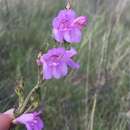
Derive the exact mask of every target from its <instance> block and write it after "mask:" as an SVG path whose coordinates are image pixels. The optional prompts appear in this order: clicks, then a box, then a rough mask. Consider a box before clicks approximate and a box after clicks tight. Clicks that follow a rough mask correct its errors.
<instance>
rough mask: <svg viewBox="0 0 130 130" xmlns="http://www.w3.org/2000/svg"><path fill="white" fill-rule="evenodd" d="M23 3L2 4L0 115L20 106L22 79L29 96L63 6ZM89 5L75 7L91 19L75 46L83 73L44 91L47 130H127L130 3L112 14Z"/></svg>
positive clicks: (105, 8) (72, 74) (107, 8)
mask: <svg viewBox="0 0 130 130" xmlns="http://www.w3.org/2000/svg"><path fill="white" fill-rule="evenodd" d="M20 2H21V3H20ZM20 2H18V3H16V4H14V3H13V1H11V2H9V1H7V0H3V1H1V4H0V59H1V64H0V67H1V70H0V72H1V73H0V111H1V112H2V111H4V110H6V109H8V108H10V107H15V106H17V103H16V101H17V98H16V96H15V94H14V88H15V86H16V85H15V83H16V81H17V80H19V79H21V78H23V80H24V86H25V89H26V94H27V92H28V91H29V90H30V89H31V88H32V87H33V86H34V85H35V83H36V78H37V76H36V75H37V71H36V70H37V66H36V63H35V59H36V57H37V54H38V52H39V51H40V50H42V51H43V52H45V51H47V50H48V48H52V47H54V46H55V42H54V40H53V39H52V38H51V21H52V18H53V17H54V16H55V15H56V13H57V11H58V10H59V9H61V8H64V5H63V2H64V1H62V2H60V1H58V0H57V1H55V3H53V1H52V0H49V1H45V0H44V1H41V0H38V1H37V2H34V1H33V0H31V1H29V2H25V1H20ZM91 2H92V1H89V0H86V1H83V0H82V1H81V3H79V2H78V1H74V2H73V6H74V7H73V8H74V9H75V10H76V11H77V12H78V14H82V15H88V16H89V24H88V28H86V29H85V30H84V36H83V40H82V43H81V44H77V45H74V46H75V47H76V48H77V50H78V52H79V54H78V57H77V61H79V62H80V64H81V67H80V69H79V70H78V71H70V73H69V75H68V76H67V77H66V78H63V79H61V80H51V81H46V86H44V87H42V90H41V92H42V97H43V102H42V104H43V106H44V112H43V116H44V120H45V124H46V128H45V129H46V130H50V129H53V130H61V129H62V130H127V129H128V127H129V121H128V119H127V118H126V116H122V114H121V113H126V112H128V110H129V108H130V103H129V101H130V98H129V95H130V94H129V93H130V89H129V88H130V58H129V57H130V31H129V30H130V24H129V18H128V16H127V14H129V13H128V12H130V10H129V8H128V7H129V1H127V0H124V1H123V2H121V0H118V1H116V2H115V6H114V8H113V7H112V6H111V5H109V4H106V2H107V1H104V2H102V1H100V0H99V1H98V2H97V3H96V4H95V3H91ZM125 2H126V3H125ZM52 3H53V5H52ZM86 7H87V8H86ZM111 8H112V9H111ZM111 10H112V11H111Z"/></svg>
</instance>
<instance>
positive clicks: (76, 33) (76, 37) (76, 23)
mask: <svg viewBox="0 0 130 130" xmlns="http://www.w3.org/2000/svg"><path fill="white" fill-rule="evenodd" d="M87 22H88V19H87V17H86V16H80V17H76V13H75V12H74V11H73V10H71V9H65V10H61V11H60V12H59V14H58V16H57V17H55V18H54V20H53V22H52V26H53V37H54V38H55V40H56V41H58V42H63V41H64V40H65V41H67V42H69V43H79V42H80V41H81V37H82V32H81V31H82V29H83V27H85V26H86V25H87Z"/></svg>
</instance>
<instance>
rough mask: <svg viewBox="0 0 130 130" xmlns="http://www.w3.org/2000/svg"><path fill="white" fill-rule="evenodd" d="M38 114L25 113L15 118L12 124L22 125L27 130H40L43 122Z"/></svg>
mask: <svg viewBox="0 0 130 130" xmlns="http://www.w3.org/2000/svg"><path fill="white" fill-rule="evenodd" d="M39 114H40V113H38V112H34V113H26V114H23V115H21V116H19V117H17V118H16V119H15V120H14V121H13V123H14V124H24V125H25V126H26V128H27V130H42V128H44V124H43V121H42V120H41V118H40V117H39Z"/></svg>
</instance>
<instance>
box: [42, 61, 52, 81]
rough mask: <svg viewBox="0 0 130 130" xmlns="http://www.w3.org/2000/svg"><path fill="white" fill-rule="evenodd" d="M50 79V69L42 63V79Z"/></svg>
mask: <svg viewBox="0 0 130 130" xmlns="http://www.w3.org/2000/svg"><path fill="white" fill-rule="evenodd" d="M51 77H52V73H51V69H50V67H49V66H48V65H47V63H46V62H44V64H43V78H45V79H47V80H48V79H51Z"/></svg>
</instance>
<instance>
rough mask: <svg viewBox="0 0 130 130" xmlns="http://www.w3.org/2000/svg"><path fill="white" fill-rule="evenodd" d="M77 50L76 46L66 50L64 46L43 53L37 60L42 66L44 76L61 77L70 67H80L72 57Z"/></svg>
mask: <svg viewBox="0 0 130 130" xmlns="http://www.w3.org/2000/svg"><path fill="white" fill-rule="evenodd" d="M76 54H77V52H76V50H75V49H74V48H71V49H70V50H65V49H64V48H53V49H51V50H49V51H48V52H47V53H46V54H43V55H42V56H41V57H40V58H39V59H38V61H37V63H38V65H41V66H42V74H43V78H45V79H46V80H48V79H51V78H53V77H54V78H56V79H59V78H61V77H64V76H65V75H67V73H68V67H71V68H73V69H78V68H79V64H78V63H75V62H74V61H73V60H72V59H71V58H72V57H73V56H74V55H76Z"/></svg>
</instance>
